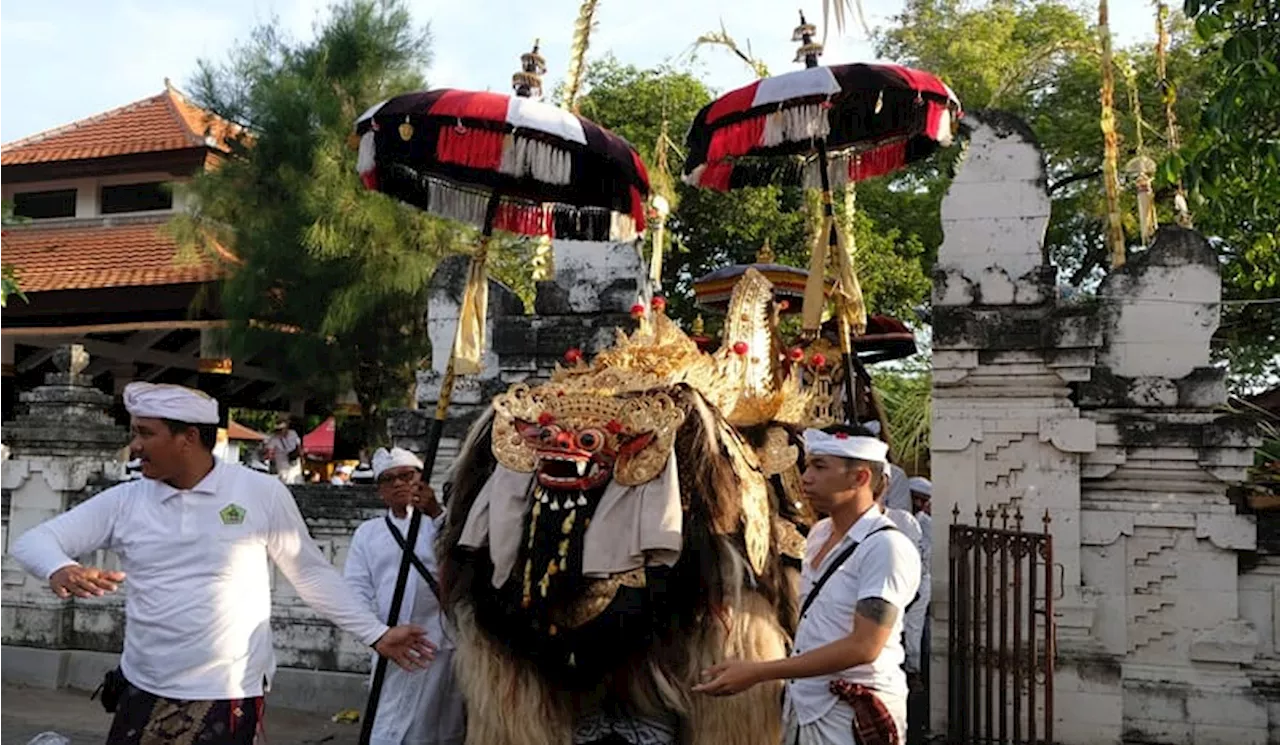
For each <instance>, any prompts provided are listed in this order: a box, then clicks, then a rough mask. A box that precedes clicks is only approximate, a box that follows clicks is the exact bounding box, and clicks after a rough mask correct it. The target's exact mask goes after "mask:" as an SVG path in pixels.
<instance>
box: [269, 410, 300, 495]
mask: <svg viewBox="0 0 1280 745" xmlns="http://www.w3.org/2000/svg"><path fill="white" fill-rule="evenodd" d="M289 425H290V422H289V418H288V417H285V418H284V419H281V420H280V421H279V422H278V423H277V424H276V431H275V433H274V434H273V435H271V436H270V437H268V438H267V444H266V448H267V453H268V457H270V458H271V464H272V465H273V466H275V469H276V476H277V477H279V479H280V480H281V481H283V482H284V483H286V484H297V483H300V482H301V481H302V438H301V437H299V436H298V433H297V432H295V431H293V427H291V426H289Z"/></svg>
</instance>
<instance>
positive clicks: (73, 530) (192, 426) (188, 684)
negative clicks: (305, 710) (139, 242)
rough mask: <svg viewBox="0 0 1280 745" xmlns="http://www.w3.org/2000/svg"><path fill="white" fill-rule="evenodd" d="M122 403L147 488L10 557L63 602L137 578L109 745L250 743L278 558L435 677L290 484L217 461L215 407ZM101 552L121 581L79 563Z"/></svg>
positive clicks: (113, 680)
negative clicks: (350, 572) (117, 562)
mask: <svg viewBox="0 0 1280 745" xmlns="http://www.w3.org/2000/svg"><path fill="white" fill-rule="evenodd" d="M124 402H125V408H126V409H127V410H128V411H129V413H130V414H131V415H132V422H131V430H132V434H133V439H132V440H131V441H130V443H129V447H130V450H131V451H132V453H133V455H134V456H135V457H137V458H140V459H141V460H142V475H143V476H144V478H142V479H139V480H137V481H131V482H128V483H124V484H120V485H117V486H115V487H113V488H111V489H108V490H106V491H104V492H102V493H101V494H98V495H97V496H94V497H92V498H91V499H89V500H87V501H85V502H84V503H82V504H80V505H78V506H76V507H75V508H74V509H72V510H70V511H69V512H65V513H63V514H61V515H59V516H58V517H55V518H54V519H52V520H50V521H48V522H46V523H43V524H41V525H38V526H36V527H34V528H32V529H31V530H29V531H27V532H26V533H24V534H23V535H22V536H21V538H19V539H18V541H17V543H16V544H15V545H14V547H13V550H12V554H13V556H14V558H16V559H17V560H18V561H19V562H20V563H21V564H22V565H23V567H24V568H26V570H27V571H29V572H31V573H32V574H34V575H36V576H38V577H43V578H47V579H48V580H49V585H50V587H51V588H52V589H53V591H54V593H55V594H57V595H58V596H59V597H62V598H66V597H70V596H73V595H74V596H75V597H80V598H87V597H95V596H100V595H104V594H106V593H109V592H114V591H116V589H118V587H119V586H120V585H121V584H122V583H126V581H127V584H126V588H127V592H126V597H125V621H126V622H125V635H124V654H123V655H122V656H121V659H120V670H119V671H113V674H111V675H108V678H107V680H106V681H104V683H103V703H104V705H106V706H108V710H114V711H115V715H116V716H115V720H114V721H113V722H112V726H111V732H110V734H109V735H108V736H107V742H108V743H110V744H111V745H135V744H137V743H153V742H154V743H160V742H165V743H170V742H193V743H194V742H199V743H202V744H203V745H240V744H241V743H246V744H247V743H252V742H253V739H254V736H255V733H256V732H257V731H258V730H259V729H260V727H261V725H262V714H263V709H262V703H263V698H262V696H263V694H264V692H265V691H266V690H267V689H268V688H269V687H270V679H271V676H272V674H273V673H274V671H275V655H274V652H273V650H272V647H271V587H270V568H269V565H268V562H267V559H268V558H270V559H271V560H272V561H273V562H275V565H276V566H277V567H279V568H280V571H281V572H282V573H283V574H284V575H285V576H286V577H287V578H288V579H289V581H290V582H291V583H292V584H293V586H294V588H295V589H296V590H297V591H298V594H299V595H300V596H301V597H302V599H303V600H304V601H306V602H307V604H308V605H310V606H312V607H313V608H315V609H316V610H318V611H320V612H321V613H322V614H324V615H325V616H326V617H328V618H329V619H330V620H331V621H333V622H334V623H335V624H337V625H338V626H339V627H341V628H342V629H344V630H345V631H347V632H348V633H350V634H352V635H353V636H355V637H356V638H358V639H360V641H362V642H364V643H365V644H368V645H370V646H372V647H373V648H374V649H376V650H377V651H378V653H379V654H382V655H384V656H386V657H388V658H390V659H392V660H395V661H396V662H397V663H398V664H400V665H401V666H403V667H406V668H423V667H426V665H427V664H428V663H429V662H430V660H431V658H432V656H433V655H434V645H433V644H432V643H431V642H429V641H428V640H427V639H426V636H425V632H424V631H423V630H422V629H421V628H419V627H417V626H410V625H404V626H397V627H395V628H388V627H387V625H386V624H384V623H382V621H380V620H378V618H377V617H376V616H374V614H373V612H372V611H371V610H370V609H369V608H367V607H366V606H365V605H364V604H363V603H362V602H361V601H360V599H359V598H358V597H357V596H356V595H355V593H354V592H352V591H351V589H350V588H349V587H348V586H347V585H346V583H345V582H344V581H343V579H342V576H341V575H340V574H338V572H337V570H336V569H334V567H333V565H331V564H330V563H329V561H328V560H327V559H326V558H325V557H324V555H323V554H321V553H320V550H319V549H318V548H316V545H315V543H313V542H312V541H311V537H310V536H309V535H308V534H307V526H306V524H305V523H304V522H303V520H302V515H301V514H300V513H299V512H298V506H297V504H296V503H295V502H294V501H293V496H292V495H291V494H290V493H289V490H288V489H287V488H285V486H284V485H283V484H281V483H280V482H279V481H278V480H277V479H274V478H272V477H270V476H267V475H265V474H261V473H257V472H255V471H253V470H251V469H248V468H241V467H239V466H234V465H228V464H225V463H222V462H220V461H218V460H217V459H215V458H214V457H213V452H212V451H213V446H214V444H215V439H216V433H217V423H218V402H217V401H215V400H213V399H212V398H210V397H208V396H206V395H205V394H203V393H201V392H199V391H195V390H191V389H189V388H182V387H179V386H164V385H152V384H149V383H131V384H130V385H129V386H128V387H127V388H125V391H124ZM98 549H108V550H111V551H114V552H115V553H117V554H118V555H119V556H120V559H121V563H122V566H123V568H124V571H123V572H108V571H103V570H101V569H98V568H95V567H86V566H81V565H80V564H79V563H78V562H77V561H76V559H75V558H74V557H77V556H84V555H86V554H89V553H91V552H93V551H96V550H98ZM126 578H127V580H126Z"/></svg>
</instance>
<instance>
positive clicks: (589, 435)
mask: <svg viewBox="0 0 1280 745" xmlns="http://www.w3.org/2000/svg"><path fill="white" fill-rule="evenodd" d="M602 444H604V434H602V433H601V432H599V431H598V430H594V429H588V430H585V431H583V432H581V433H579V434H578V447H579V448H581V449H582V450H586V451H587V452H590V453H594V452H595V451H597V450H599V449H600V446H601V445H602Z"/></svg>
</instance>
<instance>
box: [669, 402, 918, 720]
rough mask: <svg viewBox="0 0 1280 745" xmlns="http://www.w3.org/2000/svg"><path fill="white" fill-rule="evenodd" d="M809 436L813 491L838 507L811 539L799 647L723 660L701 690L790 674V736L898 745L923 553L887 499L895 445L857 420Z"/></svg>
mask: <svg viewBox="0 0 1280 745" xmlns="http://www.w3.org/2000/svg"><path fill="white" fill-rule="evenodd" d="M805 447H806V449H807V451H808V452H807V461H806V467H805V472H804V476H803V478H802V481H801V483H802V486H803V489H804V492H805V496H806V497H808V499H809V501H810V503H811V505H812V506H813V509H814V511H816V512H819V513H825V514H827V515H829V517H827V518H824V519H822V520H820V521H819V522H818V523H817V524H815V525H814V526H813V528H812V529H811V530H810V531H809V536H808V538H807V541H806V550H805V562H804V568H803V570H802V573H801V598H802V599H803V601H802V611H801V614H800V623H799V625H798V627H797V629H796V640H795V648H794V649H793V650H792V654H791V657H789V658H787V659H785V660H772V661H768V662H744V661H739V660H729V661H725V662H722V663H720V664H718V665H715V666H713V667H711V668H710V669H708V670H706V671H704V673H703V682H702V683H700V684H699V685H696V686H694V689H693V690H694V691H698V692H702V693H707V694H711V695H722V696H723V695H732V694H735V693H738V692H741V691H744V690H746V689H747V688H750V687H751V686H753V685H755V684H757V683H761V682H764V681H768V680H786V681H787V718H788V721H789V723H788V736H787V737H788V739H787V740H786V742H787V743H788V745H791V743H799V745H837V744H839V745H848V744H849V743H854V742H857V743H859V744H860V745H882V744H883V745H897V744H898V743H901V742H904V741H905V739H906V715H907V711H906V709H907V681H906V675H905V674H904V672H903V670H902V663H903V656H904V655H903V648H902V616H903V610H904V609H905V608H906V607H907V605H908V604H910V602H911V599H912V598H914V597H915V594H916V590H917V589H918V587H919V584H920V554H919V552H918V551H917V550H916V547H915V546H913V545H912V544H911V541H910V540H908V539H907V537H906V536H904V535H903V534H902V532H901V531H899V530H898V529H897V528H896V527H894V525H893V522H892V521H891V520H890V519H889V518H888V517H886V516H885V515H884V513H883V512H882V511H881V510H880V509H879V508H878V506H877V505H876V496H877V494H879V493H880V492H881V491H882V490H883V489H884V488H885V474H886V466H887V465H888V460H887V458H888V447H887V446H886V445H885V444H884V443H883V442H881V441H880V440H878V439H876V438H874V437H872V436H871V435H870V433H869V432H867V431H866V430H863V429H853V428H848V427H832V428H829V429H828V430H827V431H825V432H822V431H818V430H812V429H811V430H808V431H806V432H805ZM855 729H856V737H855Z"/></svg>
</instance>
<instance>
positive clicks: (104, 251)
mask: <svg viewBox="0 0 1280 745" xmlns="http://www.w3.org/2000/svg"><path fill="white" fill-rule="evenodd" d="M168 219H169V218H168V216H167V215H166V216H165V217H163V218H147V219H136V218H135V219H131V220H127V221H126V220H120V221H104V220H92V221H83V220H78V221H68V222H64V223H62V224H59V225H39V224H36V225H23V226H19V227H9V228H5V230H4V238H3V240H2V241H0V252H3V256H4V263H5V264H13V265H14V266H15V267H16V268H17V270H18V286H19V287H21V288H22V291H23V292H44V291H48V290H84V289H96V288H104V287H140V286H155V285H167V284H185V283H190V282H208V281H211V280H214V279H218V278H219V277H221V276H222V274H223V272H222V270H221V269H220V268H219V267H218V266H217V265H215V264H214V263H213V262H211V261H208V260H202V259H199V258H195V259H192V258H188V257H186V256H185V255H184V256H182V257H179V256H178V245H177V243H176V242H175V241H174V239H173V238H172V237H171V236H170V235H169V234H168V233H167V232H166V231H165V230H164V223H165V222H166V221H167V220H168ZM86 222H87V224H86Z"/></svg>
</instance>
